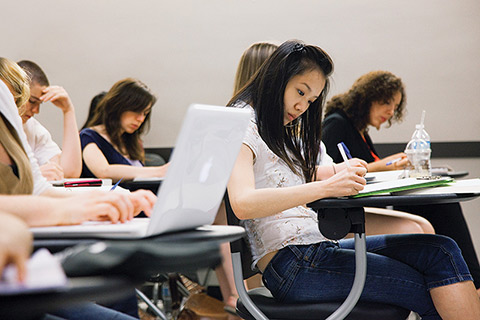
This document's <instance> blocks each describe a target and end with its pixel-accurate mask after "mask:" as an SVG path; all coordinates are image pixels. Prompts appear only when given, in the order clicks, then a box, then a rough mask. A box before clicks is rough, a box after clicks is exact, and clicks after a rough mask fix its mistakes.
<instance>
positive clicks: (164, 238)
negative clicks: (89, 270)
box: [33, 225, 245, 253]
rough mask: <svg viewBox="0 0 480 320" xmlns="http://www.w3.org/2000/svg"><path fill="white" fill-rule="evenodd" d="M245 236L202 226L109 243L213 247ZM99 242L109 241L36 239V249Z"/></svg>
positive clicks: (240, 230) (231, 229)
mask: <svg viewBox="0 0 480 320" xmlns="http://www.w3.org/2000/svg"><path fill="white" fill-rule="evenodd" d="M244 235H245V229H243V228H242V227H238V226H219V225H211V226H202V227H199V228H197V229H194V230H185V231H178V232H172V233H165V234H160V235H158V236H155V237H149V238H144V239H135V240H127V239H108V241H113V242H114V241H125V240H127V241H138V242H155V243H158V244H167V245H168V244H169V243H172V242H175V243H185V244H188V243H198V242H208V243H211V244H213V245H219V244H220V243H222V242H230V241H234V240H237V239H239V238H241V237H243V236H244ZM98 241H107V239H101V238H73V239H72V238H69V239H54V238H52V239H34V242H33V246H34V249H38V248H48V249H49V250H50V252H52V253H55V252H59V251H62V250H64V249H66V248H68V247H72V246H75V245H77V244H90V243H95V242H98Z"/></svg>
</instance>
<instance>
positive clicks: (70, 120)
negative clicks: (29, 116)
mask: <svg viewBox="0 0 480 320" xmlns="http://www.w3.org/2000/svg"><path fill="white" fill-rule="evenodd" d="M43 93H44V94H43V95H42V96H41V97H40V99H41V100H42V101H44V102H45V101H51V102H52V103H53V104H54V105H55V106H57V107H58V108H60V109H61V110H62V112H63V143H62V154H61V156H60V161H59V162H60V166H61V167H62V168H63V173H64V176H65V178H78V177H80V174H81V173H82V149H81V147H80V137H79V135H78V127H77V120H76V117H75V109H74V107H73V103H72V101H71V100H70V97H69V96H68V93H67V92H66V91H65V89H64V88H62V87H59V86H50V87H48V88H46V89H44V90H43Z"/></svg>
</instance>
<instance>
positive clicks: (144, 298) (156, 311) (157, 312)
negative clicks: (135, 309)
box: [135, 289, 167, 320]
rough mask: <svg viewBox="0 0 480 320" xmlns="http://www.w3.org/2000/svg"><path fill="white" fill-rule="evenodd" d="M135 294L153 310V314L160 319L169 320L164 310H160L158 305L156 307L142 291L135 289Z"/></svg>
mask: <svg viewBox="0 0 480 320" xmlns="http://www.w3.org/2000/svg"><path fill="white" fill-rule="evenodd" d="M135 292H136V293H137V296H138V297H139V298H140V299H141V300H142V301H143V302H145V303H146V304H147V306H148V307H149V308H150V309H151V310H152V312H153V313H154V314H155V315H156V316H157V317H159V318H160V319H161V320H167V316H166V315H165V314H164V313H163V311H162V310H160V309H159V308H158V307H157V305H155V304H154V303H153V302H152V301H150V299H149V298H148V297H147V296H146V295H145V294H143V292H142V291H140V290H138V289H135Z"/></svg>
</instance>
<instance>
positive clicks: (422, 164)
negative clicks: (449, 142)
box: [405, 137, 432, 178]
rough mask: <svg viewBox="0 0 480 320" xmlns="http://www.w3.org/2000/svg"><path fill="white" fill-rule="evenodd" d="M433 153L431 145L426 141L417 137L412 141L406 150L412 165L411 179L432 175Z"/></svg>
mask: <svg viewBox="0 0 480 320" xmlns="http://www.w3.org/2000/svg"><path fill="white" fill-rule="evenodd" d="M431 153H432V150H431V149H430V144H429V143H428V142H427V141H425V140H424V139H420V138H418V137H415V138H413V139H412V140H410V142H409V143H408V144H407V147H406V148H405V154H406V155H407V158H408V161H410V164H411V167H410V168H409V170H408V176H409V177H411V178H417V177H429V176H431V175H432V167H431V165H430V155H431Z"/></svg>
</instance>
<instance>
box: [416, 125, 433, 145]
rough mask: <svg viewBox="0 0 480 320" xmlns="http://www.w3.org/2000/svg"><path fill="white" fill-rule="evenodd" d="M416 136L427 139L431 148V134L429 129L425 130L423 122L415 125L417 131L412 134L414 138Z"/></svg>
mask: <svg viewBox="0 0 480 320" xmlns="http://www.w3.org/2000/svg"><path fill="white" fill-rule="evenodd" d="M415 138H418V139H423V140H425V141H426V142H427V144H428V147H429V148H430V135H429V134H428V133H427V131H425V126H424V125H423V124H422V123H420V124H417V125H416V126H415V132H414V133H413V135H412V140H413V139H415Z"/></svg>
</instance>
